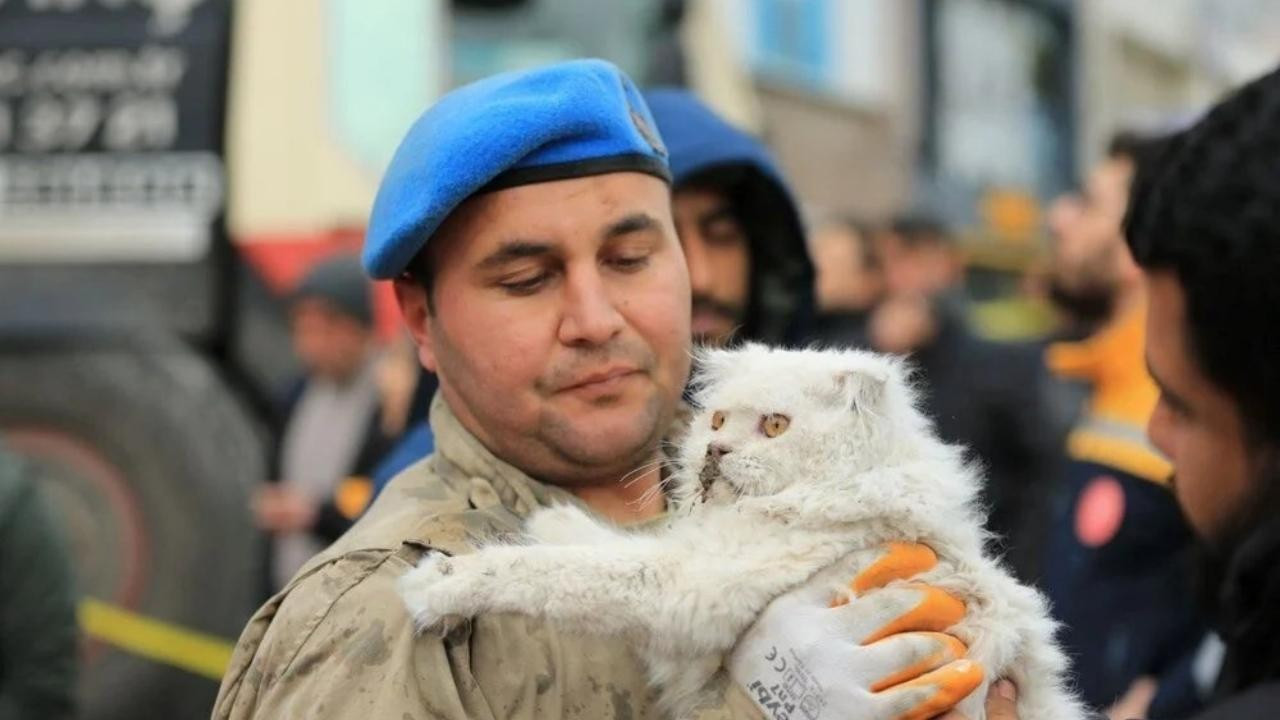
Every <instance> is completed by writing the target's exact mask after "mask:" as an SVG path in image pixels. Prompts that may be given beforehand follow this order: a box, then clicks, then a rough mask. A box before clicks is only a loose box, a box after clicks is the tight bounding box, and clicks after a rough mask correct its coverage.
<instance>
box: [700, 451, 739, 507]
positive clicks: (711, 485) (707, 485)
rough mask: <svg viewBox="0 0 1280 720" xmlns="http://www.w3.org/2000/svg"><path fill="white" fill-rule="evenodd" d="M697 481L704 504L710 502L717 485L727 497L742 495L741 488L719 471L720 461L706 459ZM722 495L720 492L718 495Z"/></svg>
mask: <svg viewBox="0 0 1280 720" xmlns="http://www.w3.org/2000/svg"><path fill="white" fill-rule="evenodd" d="M698 480H699V482H700V484H701V486H702V495H701V497H702V502H704V503H706V502H709V501H710V500H712V491H713V490H715V488H716V487H717V485H719V486H720V487H722V488H723V490H724V491H727V492H728V494H729V496H731V497H733V496H738V495H742V494H743V492H742V488H740V487H738V485H737V483H735V482H733V481H732V480H730V479H729V477H728V476H726V475H725V474H724V472H723V471H722V470H721V469H720V461H719V460H718V459H716V458H707V460H706V462H704V463H703V465H702V471H701V472H699V473H698ZM720 494H721V495H724V494H725V493H724V492H723V491H722V492H721V493H720Z"/></svg>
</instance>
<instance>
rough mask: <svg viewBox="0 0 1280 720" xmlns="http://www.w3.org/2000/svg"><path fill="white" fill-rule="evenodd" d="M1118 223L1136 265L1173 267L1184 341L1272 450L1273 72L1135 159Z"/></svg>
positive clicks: (1278, 364)
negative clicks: (1182, 301)
mask: <svg viewBox="0 0 1280 720" xmlns="http://www.w3.org/2000/svg"><path fill="white" fill-rule="evenodd" d="M1124 230H1125V237H1126V239H1127V241H1128V243H1129V248H1130V249H1131V250H1132V251H1133V257H1134V259H1135V260H1136V261H1137V262H1138V264H1139V265H1140V266H1142V267H1143V268H1145V269H1148V270H1163V271H1171V272H1172V273H1174V275H1175V276H1176V277H1177V279H1178V282H1179V283H1180V285H1181V286H1182V290H1183V292H1184V294H1185V297H1186V307H1187V329H1188V336H1189V343H1190V346H1191V347H1190V348H1189V351H1190V352H1191V355H1192V357H1193V358H1194V359H1195V361H1196V362H1197V364H1198V365H1199V367H1200V368H1201V369H1202V370H1203V372H1204V373H1205V375H1206V376H1207V377H1208V378H1209V379H1210V380H1211V381H1213V382H1214V383H1215V384H1216V385H1218V386H1219V387H1220V388H1221V389H1222V390H1224V391H1225V392H1226V393H1227V394H1228V395H1229V396H1230V397H1231V398H1232V399H1233V400H1234V401H1235V402H1236V404H1237V405H1238V406H1239V408H1240V413H1241V417H1242V419H1243V421H1244V424H1245V427H1246V431H1247V433H1248V435H1249V440H1250V442H1251V443H1253V444H1255V445H1261V446H1264V447H1269V448H1271V449H1277V448H1280V71H1275V72H1272V73H1270V74H1269V75H1266V76H1264V77H1262V78H1260V79H1258V80H1255V81H1253V82H1251V83H1249V84H1248V85H1245V86H1244V87H1242V88H1240V89H1239V90H1237V91H1236V92H1234V93H1233V94H1231V95H1230V96H1229V97H1227V98H1226V99H1225V100H1224V101H1222V102H1221V103H1220V104H1218V105H1217V106H1216V107H1214V108H1213V109H1212V110H1211V111H1210V112H1209V113H1208V115H1206V116H1205V117H1204V118H1203V119H1202V120H1200V122H1198V123H1197V124H1196V125H1194V126H1193V127H1191V128H1189V129H1187V130H1185V131H1183V132H1181V133H1179V134H1177V135H1174V136H1173V137H1171V138H1170V139H1169V140H1168V141H1167V142H1166V143H1164V146H1163V147H1162V148H1161V150H1160V152H1159V154H1158V156H1157V157H1155V158H1154V159H1153V160H1152V161H1151V162H1149V163H1147V164H1145V165H1143V164H1139V167H1138V172H1137V173H1136V177H1135V180H1134V185H1133V192H1132V200H1131V202H1130V204H1129V211H1128V215H1127V217H1126V218H1125V225H1124Z"/></svg>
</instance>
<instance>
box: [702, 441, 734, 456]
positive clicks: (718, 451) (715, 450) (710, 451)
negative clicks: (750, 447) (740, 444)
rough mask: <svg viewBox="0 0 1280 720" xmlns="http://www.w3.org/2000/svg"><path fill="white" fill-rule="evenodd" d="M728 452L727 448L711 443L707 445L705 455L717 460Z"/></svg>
mask: <svg viewBox="0 0 1280 720" xmlns="http://www.w3.org/2000/svg"><path fill="white" fill-rule="evenodd" d="M728 454H729V448H728V447H726V446H724V445H721V444H719V443H711V444H710V445H708V446H707V457H709V458H714V459H716V460H719V459H720V458H722V457H724V456H725V455H728Z"/></svg>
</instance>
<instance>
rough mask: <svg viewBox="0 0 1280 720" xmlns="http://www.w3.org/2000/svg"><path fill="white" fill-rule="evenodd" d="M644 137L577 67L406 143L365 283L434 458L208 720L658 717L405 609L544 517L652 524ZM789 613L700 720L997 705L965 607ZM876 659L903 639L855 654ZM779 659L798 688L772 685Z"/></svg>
mask: <svg viewBox="0 0 1280 720" xmlns="http://www.w3.org/2000/svg"><path fill="white" fill-rule="evenodd" d="M653 127H654V125H653V120H652V117H651V116H650V114H649V110H648V108H647V107H646V105H645V103H644V101H643V100H642V99H641V97H640V96H639V94H638V93H637V92H636V90H635V88H634V86H633V85H632V84H631V82H630V80H628V79H627V78H626V76H625V75H623V74H622V73H621V72H619V71H618V69H617V68H615V67H614V66H612V65H610V64H608V63H605V62H601V61H596V60H582V61H574V62H568V63H563V64H558V65H553V66H550V67H546V68H541V69H538V70H532V71H526V72H519V73H510V74H504V75H498V76H495V77H491V78H488V79H486V80H482V81H480V82H477V83H475V84H472V85H469V86H466V87H463V88H461V89H459V90H457V91H455V92H452V93H450V94H449V95H447V96H445V97H444V98H443V99H441V100H440V101H439V102H438V103H437V104H436V105H435V106H434V107H432V108H431V109H429V110H428V111H427V112H426V113H425V114H424V115H423V116H422V117H421V118H420V119H419V120H418V121H417V123H415V125H414V126H413V127H412V128H411V129H410V131H409V133H408V135H407V137H406V138H405V139H404V141H403V143H402V144H401V146H400V149H399V150H398V151H397V153H396V156H395V158H394V159H393V160H392V163H391V166H390V168H389V169H388V170H387V173H386V176H385V177H384V179H383V182H382V185H381V187H380V189H379V192H378V197H377V200H376V202H375V204H374V209H373V214H372V217H371V218H370V223H369V230H368V238H367V244H366V247H365V252H364V263H365V268H366V270H367V271H368V272H369V273H370V274H371V275H372V276H374V277H376V278H383V279H391V280H394V281H395V290H396V296H397V299H398V301H399V304H400V307H401V310H402V311H403V313H404V317H405V322H406V325H407V326H408V329H409V331H410V333H411V334H412V335H413V338H414V340H415V342H416V343H417V346H418V355H419V358H420V360H421V361H422V363H423V365H424V366H425V367H427V368H428V369H430V370H432V371H434V372H436V373H437V375H438V376H439V381H440V391H439V393H438V394H437V396H436V399H435V401H434V403H433V406H432V409H431V425H432V429H433V431H434V434H435V439H436V449H435V452H434V453H433V454H432V455H431V456H429V457H428V458H427V459H426V460H424V461H423V462H420V463H418V464H416V465H413V466H412V467H410V468H409V469H407V470H405V471H404V472H403V473H401V474H400V475H399V476H398V477H397V478H396V479H395V480H393V481H392V482H391V484H390V485H389V486H388V487H387V489H386V491H385V492H383V493H382V494H381V495H380V496H379V498H378V500H377V501H376V502H375V503H374V505H373V506H372V507H371V508H370V509H369V511H368V512H367V513H366V514H365V516H364V517H363V518H362V519H361V520H360V521H359V522H358V523H357V524H356V525H355V526H354V527H353V528H352V529H351V530H350V531H349V532H347V533H346V534H345V535H344V536H343V537H342V538H341V539H339V540H338V541H337V542H336V543H335V544H334V545H333V546H331V547H330V548H329V549H327V550H326V551H324V552H323V553H321V554H320V555H318V556H317V557H315V558H313V559H312V560H311V561H310V562H309V563H308V564H307V565H305V566H304V567H303V568H302V570H300V571H299V573H298V574H297V575H296V576H295V577H294V578H293V580H292V581H291V582H290V583H289V585H288V586H287V587H286V588H285V589H284V590H283V591H281V593H279V594H278V595H276V596H275V597H273V598H272V599H271V600H269V601H268V602H267V604H266V605H264V606H263V607H262V608H261V609H260V610H259V611H258V612H257V614H255V616H254V617H253V619H252V620H251V621H250V622H249V625H248V626H247V627H246V629H245V631H244V633H243V634H242V636H241V638H240V642H239V645H238V646H237V648H236V651H235V654H234V656H233V658H232V661H231V666H230V668H229V670H228V672H227V675H226V677H225V678H224V680H223V684H222V688H221V691H220V692H219V697H218V701H217V705H216V707H215V709H214V717H215V718H227V719H232V718H234V719H236V720H242V719H245V718H294V717H298V718H301V717H306V718H320V719H322V720H324V719H329V718H361V719H362V720H364V719H371V718H395V719H396V720H400V719H401V718H432V719H436V720H461V719H462V718H485V719H486V720H488V719H490V718H498V717H501V718H516V719H517V720H522V719H525V718H548V719H549V718H568V717H574V718H584V719H587V718H590V719H595V718H636V719H638V720H643V719H645V718H656V717H660V714H659V711H658V710H657V708H656V707H655V705H654V703H653V697H652V694H651V691H650V689H649V688H648V686H647V683H646V675H645V672H644V668H643V667H641V665H640V663H639V661H638V659H637V658H636V657H635V655H634V654H633V652H632V651H631V649H630V648H629V647H628V645H627V643H626V642H625V641H624V640H622V639H620V638H607V637H606V638H601V637H588V636H583V635H579V634H575V633H573V632H572V629H566V628H560V627H555V626H552V625H549V624H546V623H544V622H542V621H540V620H538V619H536V618H532V617H527V616H522V615H505V614H495V615H486V616H481V617H479V618H477V619H476V620H474V621H473V622H472V623H470V624H469V625H466V626H464V627H460V628H458V629H457V630H455V631H454V632H452V633H450V634H449V635H447V636H446V637H443V638H442V637H440V636H438V635H431V634H427V635H418V634H416V633H415V632H414V628H413V623H412V620H411V618H410V617H409V615H408V613H407V611H406V610H405V608H404V606H403V604H402V602H401V600H400V598H399V596H398V594H397V592H396V584H397V581H398V579H399V578H400V576H402V575H403V574H404V573H405V572H406V571H407V570H409V569H410V568H411V567H413V566H414V564H415V563H417V562H418V561H419V560H420V559H421V558H422V557H423V556H424V555H425V554H427V553H430V552H443V553H447V554H457V553H467V552H471V551H472V550H474V548H475V546H476V545H477V543H479V542H482V541H483V539H484V538H486V537H493V536H500V535H507V534H513V533H518V532H519V531H520V528H521V523H522V519H523V518H525V517H526V516H528V515H529V513H530V512H532V511H533V510H535V509H537V508H539V507H545V506H549V505H553V504H557V503H576V504H580V505H583V506H585V507H587V508H589V509H590V510H592V511H593V512H595V513H597V514H599V515H600V516H603V517H606V518H609V519H611V520H613V521H615V522H618V523H638V522H643V521H645V520H648V519H651V518H654V517H656V516H658V515H659V514H661V513H662V511H663V509H664V501H663V498H662V495H661V493H658V492H649V491H650V490H654V489H655V488H656V486H657V485H658V483H659V480H660V477H659V471H658V470H657V469H656V467H655V466H656V464H655V463H653V462H652V461H653V460H654V459H655V458H656V457H657V456H658V453H659V443H660V441H661V439H662V438H663V436H664V435H665V434H666V433H667V432H668V429H669V427H670V425H671V424H672V421H673V418H674V416H675V410H676V407H677V404H678V403H679V400H680V396H681V392H682V390H683V388H684V386H685V382H686V380H687V375H688V372H689V343H690V326H689V322H690V290H689V275H688V271H687V269H686V266H685V261H684V256H683V254H682V252H681V248H680V244H679V241H678V240H677V237H676V232H675V227H674V223H673V221H672V215H671V198H670V188H669V182H670V170H669V167H668V164H667V158H666V150H665V148H664V146H663V144H662V141H661V139H660V138H659V137H658V135H657V133H656V132H655V131H654V129H653ZM638 468H653V469H650V470H648V471H639V472H638V471H637V469H638ZM624 477H630V478H632V479H633V480H631V481H628V482H620V480H621V479H622V478H624ZM935 563H936V558H935V557H934V556H933V554H932V552H931V551H928V549H927V548H922V547H921V546H911V545H901V546H895V547H892V548H884V549H882V550H875V551H871V552H869V553H868V554H867V560H866V564H865V569H864V570H862V571H861V572H860V573H859V575H858V577H857V578H855V579H854V582H855V586H856V587H858V588H859V589H864V588H869V587H870V588H874V587H879V586H882V585H883V584H885V583H887V582H890V581H892V580H895V579H904V578H906V577H910V576H912V575H914V574H917V573H919V572H921V571H924V570H927V569H929V568H931V567H932V566H933V565H934V564H935ZM939 592H940V591H939ZM898 596H902V597H903V599H902V600H897V599H895V597H898ZM936 599H937V594H936V593H930V597H929V600H930V601H932V600H936ZM787 600H788V602H786V603H782V604H777V603H775V605H774V606H772V607H771V608H770V609H769V610H767V611H766V612H765V613H764V615H763V616H762V618H761V620H760V622H759V624H758V625H757V627H756V628H755V629H753V631H752V632H751V634H750V635H751V638H752V642H751V643H745V642H744V647H746V646H748V645H749V646H750V647H752V648H755V649H756V650H760V653H759V657H757V656H756V654H754V651H747V650H744V649H742V648H739V650H738V651H737V652H736V653H735V655H734V657H733V659H732V662H731V663H730V665H731V666H732V670H731V673H730V675H731V677H732V680H733V682H730V683H728V688H727V690H726V692H725V693H724V696H723V699H722V700H721V701H720V704H719V705H718V706H716V707H710V708H708V709H706V711H705V712H704V713H702V715H701V717H704V718H764V717H768V718H771V719H776V718H785V717H790V718H799V717H805V718H814V719H817V718H824V719H834V718H859V719H861V720H891V719H893V718H911V719H917V720H924V719H925V718H930V717H934V716H935V715H937V714H939V713H941V712H945V711H946V710H948V709H949V708H951V707H952V706H954V704H955V703H956V702H958V701H959V700H960V699H962V698H963V697H964V696H965V695H967V694H968V693H969V692H970V691H972V689H973V688H974V687H976V686H977V685H978V684H979V683H980V682H981V670H980V668H976V667H975V666H974V664H973V663H968V662H966V661H964V660H961V659H960V658H959V657H958V656H959V655H961V654H963V646H961V645H960V644H959V643H958V642H957V641H954V640H953V639H950V638H949V636H946V635H943V634H941V631H944V630H945V629H946V628H947V627H948V626H949V625H951V624H953V623H954V622H955V621H956V620H958V619H959V617H960V616H961V615H962V614H963V606H961V605H960V604H959V603H958V601H956V602H954V603H948V602H941V603H937V602H934V603H932V604H928V603H926V602H925V600H921V599H914V594H912V593H905V594H903V593H898V594H890V593H878V592H877V590H874V589H872V590H868V591H866V592H863V594H862V595H860V596H859V597H857V598H855V599H854V600H853V602H851V603H849V604H848V605H844V606H841V607H836V608H832V607H830V606H829V604H827V603H820V604H816V605H815V604H811V603H812V602H813V601H798V600H796V599H795V598H787ZM935 607H943V608H945V610H944V611H935V610H934V609H933V608H935ZM778 608H782V609H778ZM889 625H892V630H893V632H886V631H885V630H887V626H889ZM873 633H879V634H880V635H889V637H887V638H885V639H883V640H879V641H877V642H874V643H871V644H868V645H865V646H864V645H863V644H862V643H861V640H862V639H863V638H866V637H869V636H870V635H871V634H873ZM764 647H768V648H770V649H771V650H772V651H773V655H774V657H776V656H777V654H778V653H779V652H783V653H786V655H787V657H790V658H792V659H793V660H794V663H793V666H794V665H795V664H799V665H800V666H803V667H806V668H807V669H808V671H809V672H808V676H807V680H806V681H805V682H800V683H799V684H797V683H794V682H791V681H790V680H788V678H786V677H784V676H783V675H781V674H778V673H777V671H776V670H775V669H774V665H773V664H770V663H768V662H766V661H765V657H766V653H765V652H764V651H763V650H761V648H764ZM802 679H804V678H802Z"/></svg>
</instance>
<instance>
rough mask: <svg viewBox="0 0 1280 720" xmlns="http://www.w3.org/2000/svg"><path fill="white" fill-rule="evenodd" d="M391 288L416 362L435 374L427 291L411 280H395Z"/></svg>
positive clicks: (429, 305)
mask: <svg viewBox="0 0 1280 720" xmlns="http://www.w3.org/2000/svg"><path fill="white" fill-rule="evenodd" d="M392 287H393V288H394V289H395V293H396V304H397V305H399V306H400V316H401V317H402V318H403V319H404V324H405V328H406V329H408V331H409V335H410V336H411V337H413V344H414V345H416V346H417V348H418V362H420V363H422V366H423V367H425V368H426V369H428V370H430V371H431V372H436V353H435V345H434V342H433V339H432V336H431V303H430V302H428V299H427V289H426V288H424V287H422V284H421V283H419V282H417V281H416V280H413V279H411V278H396V279H395V280H393V281H392Z"/></svg>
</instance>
